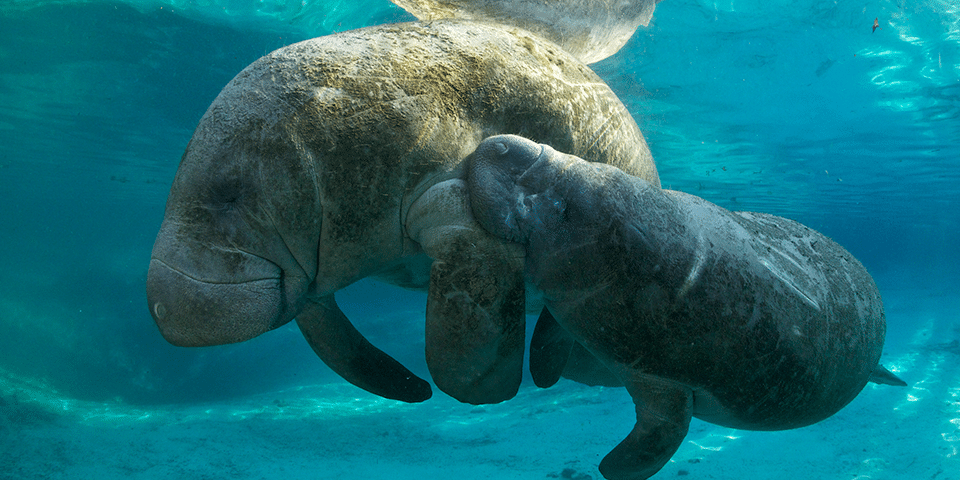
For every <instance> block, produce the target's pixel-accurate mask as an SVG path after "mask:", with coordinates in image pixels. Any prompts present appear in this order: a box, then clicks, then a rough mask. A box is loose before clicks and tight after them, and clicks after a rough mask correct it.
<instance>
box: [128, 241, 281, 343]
mask: <svg viewBox="0 0 960 480" xmlns="http://www.w3.org/2000/svg"><path fill="white" fill-rule="evenodd" d="M273 267H274V268H275V269H276V275H275V276H266V277H264V278H256V279H250V280H244V281H239V282H229V283H227V282H223V283H217V282H211V281H205V280H200V279H197V278H194V277H193V276H190V275H188V274H186V273H184V272H181V271H179V270H177V269H176V268H173V267H171V266H170V265H168V264H166V263H164V262H163V261H162V260H159V259H156V258H154V259H151V261H150V270H149V272H148V274H147V303H148V306H149V307H150V314H151V315H152V316H153V319H154V321H155V322H156V323H157V327H159V328H160V332H161V334H162V335H163V337H164V338H165V339H166V340H167V341H168V342H170V343H172V344H174V345H177V346H182V347H196V346H207V345H221V344H226V343H236V342H242V341H245V340H249V339H251V338H253V337H256V336H257V335H260V334H261V333H264V332H267V331H269V330H272V329H274V328H277V327H279V326H280V325H283V324H284V323H286V322H287V321H289V320H290V319H289V318H284V317H285V315H284V314H283V312H284V310H285V309H284V302H283V300H284V296H283V289H282V283H281V271H280V268H279V267H276V266H273Z"/></svg>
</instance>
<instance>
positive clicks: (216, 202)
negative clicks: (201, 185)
mask: <svg viewBox="0 0 960 480" xmlns="http://www.w3.org/2000/svg"><path fill="white" fill-rule="evenodd" d="M244 190H245V189H244V187H243V184H242V183H241V182H240V181H239V180H237V179H233V180H230V181H224V182H216V183H214V184H212V185H211V186H210V191H209V197H208V202H207V206H208V208H209V209H210V210H213V211H218V212H232V211H235V210H237V209H238V208H239V206H240V205H241V204H242V202H243V198H244V197H245V196H246V194H245V192H244Z"/></svg>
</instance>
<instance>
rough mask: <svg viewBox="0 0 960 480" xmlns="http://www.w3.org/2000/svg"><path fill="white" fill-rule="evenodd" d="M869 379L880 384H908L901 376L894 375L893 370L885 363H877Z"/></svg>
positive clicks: (896, 385) (903, 385)
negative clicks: (886, 366) (887, 367)
mask: <svg viewBox="0 0 960 480" xmlns="http://www.w3.org/2000/svg"><path fill="white" fill-rule="evenodd" d="M869 381H870V382H871V383H876V384H879V385H893V386H894V387H906V386H907V382H904V381H903V380H900V377H898V376H896V375H894V374H893V372H891V371H890V370H887V369H886V368H884V367H883V365H877V368H875V369H873V373H871V374H870V380H869Z"/></svg>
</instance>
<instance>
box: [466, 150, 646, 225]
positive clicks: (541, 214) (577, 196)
mask: <svg viewBox="0 0 960 480" xmlns="http://www.w3.org/2000/svg"><path fill="white" fill-rule="evenodd" d="M470 162H471V163H470V179H469V184H470V198H471V207H472V210H473V214H474V216H475V217H476V218H477V221H478V222H479V223H480V224H481V225H482V226H483V227H484V228H486V229H487V230H489V231H490V232H491V233H493V234H495V235H497V236H499V237H501V238H505V239H508V240H511V241H514V242H518V243H525V244H526V243H530V242H531V241H533V242H538V241H541V240H543V239H544V238H545V237H554V236H561V237H568V236H569V235H571V234H573V233H574V230H581V229H583V228H594V227H595V225H596V223H597V221H596V220H597V219H596V218H595V217H596V215H597V214H603V215H609V214H611V213H614V214H615V213H616V211H617V209H613V210H611V209H610V208H607V207H605V206H603V205H602V204H606V203H610V202H611V201H616V200H617V197H618V195H619V193H620V192H619V191H618V188H617V187H618V186H619V184H618V183H617V182H614V183H612V184H611V182H610V179H611V177H615V176H617V174H619V173H620V172H619V170H618V169H616V168H615V167H612V166H610V165H605V164H598V163H590V162H585V161H583V160H581V159H580V158H578V157H575V156H573V155H567V154H565V153H561V152H558V151H556V150H554V149H553V148H551V147H550V146H549V145H542V144H538V143H535V142H533V141H531V140H528V139H526V138H523V137H519V136H516V135H497V136H493V137H489V138H487V139H486V140H484V141H483V142H482V143H480V145H479V146H478V147H477V149H476V151H475V152H474V153H473V155H472V158H471V159H470ZM628 193H629V192H628ZM531 237H534V238H531Z"/></svg>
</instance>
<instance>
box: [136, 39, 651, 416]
mask: <svg viewBox="0 0 960 480" xmlns="http://www.w3.org/2000/svg"><path fill="white" fill-rule="evenodd" d="M498 133H514V134H519V135H524V136H526V137H530V138H533V139H535V140H537V141H540V142H546V143H549V144H551V145H555V146H557V148H561V149H563V150H565V151H570V152H573V153H575V154H576V155H579V156H580V157H582V158H586V159H589V160H591V161H595V162H602V163H608V164H611V165H615V166H617V167H619V168H621V169H623V170H624V171H627V172H630V173H631V174H633V175H637V176H639V177H642V178H645V179H646V180H648V181H649V182H651V183H653V184H656V183H657V182H658V180H657V173H656V168H655V167H654V164H653V160H652V158H651V156H650V152H649V149H648V148H647V145H646V143H645V142H644V140H643V136H642V135H641V134H640V130H639V129H638V128H637V125H636V123H635V122H634V120H633V118H632V117H631V116H630V114H629V113H628V112H627V110H626V108H625V107H624V106H623V104H622V103H621V102H620V101H619V100H618V99H617V97H616V96H615V95H614V94H613V92H612V91H610V89H609V87H607V85H606V84H605V83H603V81H602V80H601V79H600V78H599V77H597V75H596V74H594V73H593V72H592V71H591V70H590V69H589V68H587V67H586V66H585V65H584V64H583V63H582V62H581V61H580V60H579V59H578V58H577V57H575V56H573V55H571V54H569V53H567V52H565V51H564V50H563V49H562V48H560V47H559V46H557V45H555V44H553V43H551V42H549V41H546V40H544V39H542V38H540V37H539V36H537V35H534V34H532V33H529V32H527V31H525V30H522V29H520V28H517V27H503V26H500V25H492V24H485V23H479V22H471V21H454V20H438V21H433V22H429V23H405V24H395V25H384V26H378V27H370V28H364V29H360V30H355V31H350V32H344V33H340V34H336V35H331V36H327V37H321V38H317V39H313V40H308V41H305V42H301V43H298V44H295V45H290V46H287V47H284V48H282V49H280V50H277V51H275V52H273V53H271V54H269V55H267V56H265V57H263V58H261V59H259V60H258V61H256V62H254V63H253V64H251V65H250V66H249V67H247V68H246V69H244V70H243V71H242V72H240V73H239V74H238V75H237V76H236V78H234V79H233V80H232V81H231V82H230V83H229V84H228V85H227V86H226V87H225V88H224V89H223V91H222V92H221V93H220V94H219V96H218V97H217V98H216V99H215V100H214V101H213V104H212V105H210V107H209V109H208V110H207V112H206V113H205V114H204V116H203V118H202V119H201V120H200V123H199V125H198V126H197V129H196V131H195V132H194V135H193V138H192V139H191V140H190V143H189V144H188V145H187V148H186V152H185V153H184V155H183V158H182V160H181V162H180V166H179V169H178V171H177V175H176V178H175V179H174V181H173V185H172V187H171V190H170V196H169V198H168V200H167V206H166V212H165V214H164V219H163V224H162V225H161V227H160V231H159V233H158V235H157V240H156V243H155V245H154V249H153V253H152V258H151V261H150V269H149V272H148V275H147V300H148V306H149V308H150V312H151V314H152V316H153V318H154V320H155V321H156V323H157V325H158V326H159V328H160V331H161V333H162V334H163V336H164V337H165V338H166V339H167V340H168V341H170V342H171V343H173V344H176V345H182V346H202V345H216V344H223V343H230V342H241V341H244V340H247V339H250V338H253V337H255V336H257V335H259V334H261V333H264V332H267V331H269V330H272V329H274V328H277V327H279V326H281V325H284V324H285V323H287V322H289V321H290V320H292V319H294V318H296V322H297V324H298V325H299V327H300V329H301V330H302V332H303V334H304V336H305V338H306V339H307V341H308V342H309V343H310V345H311V346H312V347H313V349H314V351H316V353H317V354H318V355H319V356H320V358H321V359H322V360H323V361H324V362H325V363H326V364H327V365H329V366H330V367H331V368H332V369H333V370H334V371H336V372H337V373H338V374H340V375H341V376H343V377H344V378H345V379H347V380H348V381H350V382H352V383H354V384H356V385H358V386H360V387H362V388H364V389H367V390H368V391H370V392H373V393H375V394H378V395H382V396H384V397H387V398H393V399H398V400H404V401H410V402H415V401H422V400H425V399H426V398H428V397H429V396H430V395H431V389H430V386H429V384H428V383H427V382H425V381H424V380H422V379H420V378H418V377H416V376H415V375H414V374H413V373H411V372H410V371H409V370H407V369H406V368H404V367H403V366H402V365H400V364H399V363H397V362H396V361H395V360H394V359H392V358H391V357H389V356H388V355H387V354H385V353H384V352H382V351H380V350H379V349H377V348H376V347H374V346H373V345H371V344H370V343H369V342H368V341H367V340H366V339H365V338H363V336H362V335H361V334H360V333H359V332H358V331H357V330H356V329H355V328H354V327H353V325H351V323H350V321H349V320H348V319H347V318H346V317H345V316H344V314H343V313H342V312H341V311H340V309H339V307H338V306H337V303H336V301H335V300H334V293H335V292H336V291H337V290H339V289H341V288H343V287H345V286H347V285H349V284H351V283H353V282H355V281H357V280H359V279H362V278H365V277H371V276H372V277H378V278H381V279H383V280H386V281H388V282H391V283H394V284H397V285H401V286H404V287H410V288H428V304H427V323H426V357H427V365H428V367H429V369H430V373H431V375H432V377H433V380H434V381H435V383H436V384H437V386H438V387H439V388H440V389H441V390H443V391H445V392H447V393H448V394H450V395H451V396H453V397H455V398H457V399H458V400H461V401H464V402H470V403H492V402H499V401H502V400H505V399H508V398H510V397H512V396H513V395H514V394H515V393H516V391H517V388H518V387H519V384H520V379H521V371H522V361H523V354H524V345H523V343H524V320H525V309H526V308H527V306H525V299H524V292H525V287H524V282H523V252H522V249H521V248H520V247H519V246H517V245H516V244H513V243H511V242H506V241H504V240H502V239H500V238H499V237H495V236H493V235H491V234H489V233H488V232H487V231H486V230H484V229H483V228H481V227H480V226H479V225H477V224H476V222H475V221H474V220H473V217H472V215H471V213H470V205H469V201H468V200H469V199H468V197H467V190H466V187H465V183H464V178H465V175H466V168H465V165H464V158H466V157H467V155H468V154H470V153H471V152H473V151H474V149H476V147H477V145H478V144H479V143H480V141H481V140H482V139H483V138H486V137H487V136H490V135H494V134H498Z"/></svg>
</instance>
